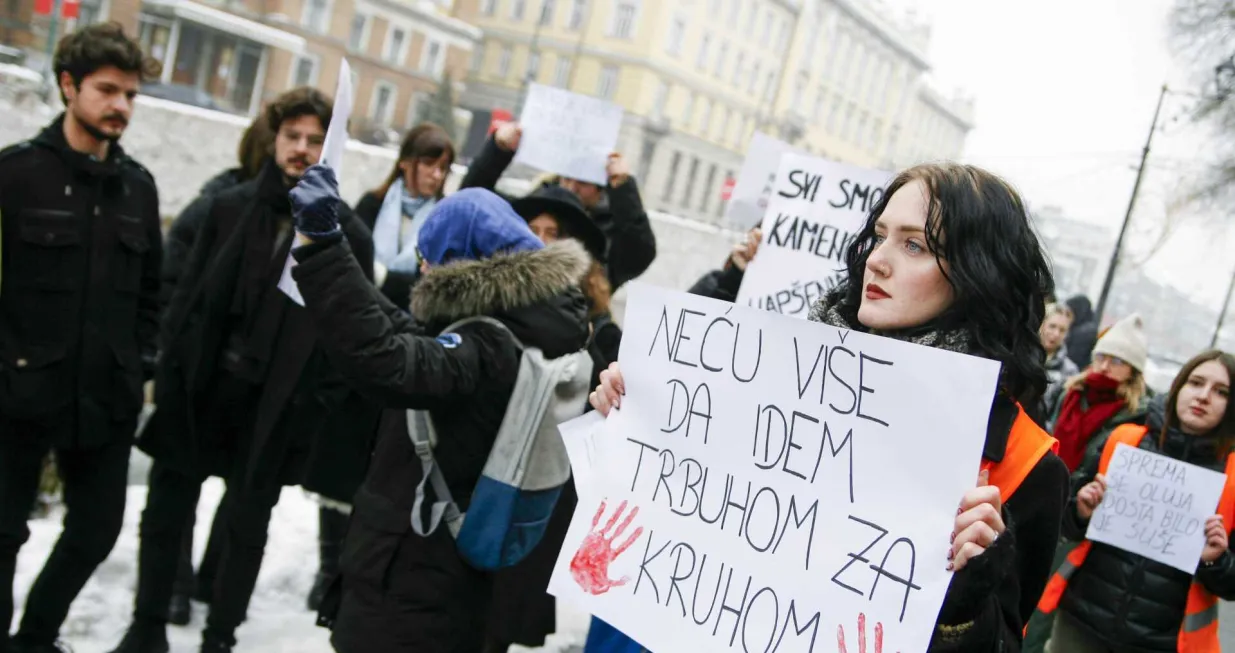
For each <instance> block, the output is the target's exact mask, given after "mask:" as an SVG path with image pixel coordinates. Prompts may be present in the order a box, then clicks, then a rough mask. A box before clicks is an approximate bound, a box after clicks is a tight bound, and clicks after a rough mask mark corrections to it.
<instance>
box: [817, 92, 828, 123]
mask: <svg viewBox="0 0 1235 653" xmlns="http://www.w3.org/2000/svg"><path fill="white" fill-rule="evenodd" d="M827 95H828V94H827V92H825V91H824V90H823V87H822V86H820V87H819V91H818V92H817V93H816V94H815V121H816V122H818V121H820V120H822V119H823V103H824V101H825V100H827Z"/></svg>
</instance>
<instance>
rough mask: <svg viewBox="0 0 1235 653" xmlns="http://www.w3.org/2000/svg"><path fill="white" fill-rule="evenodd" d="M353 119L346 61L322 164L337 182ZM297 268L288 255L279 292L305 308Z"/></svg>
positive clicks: (340, 66) (340, 70)
mask: <svg viewBox="0 0 1235 653" xmlns="http://www.w3.org/2000/svg"><path fill="white" fill-rule="evenodd" d="M351 115H352V68H351V66H350V65H349V64H348V63H347V59H346V58H344V59H343V60H342V61H341V62H340V63H339V83H338V84H337V85H336V86H335V92H334V109H333V110H332V111H331V113H330V124H329V125H327V127H326V140H325V142H323V143H322V159H321V160H322V163H324V164H325V165H328V166H330V167H331V169H333V170H334V174H335V179H339V180H341V179H342V178H343V149H344V148H345V147H346V146H347V121H348V119H349V118H351ZM294 267H296V258H295V257H294V256H292V253H291V252H288V253H287V262H286V263H284V264H283V274H282V276H280V277H279V290H282V291H283V294H285V295H287V296H288V297H289V298H290V299H291V300H292V301H294V302H296V303H297V304H300V305H301V306H304V296H303V295H301V294H300V286H297V285H296V280H295V279H293V278H292V268H294Z"/></svg>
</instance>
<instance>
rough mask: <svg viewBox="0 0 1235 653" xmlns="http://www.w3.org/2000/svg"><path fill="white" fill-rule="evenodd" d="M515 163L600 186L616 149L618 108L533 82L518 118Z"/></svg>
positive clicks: (620, 116)
mask: <svg viewBox="0 0 1235 653" xmlns="http://www.w3.org/2000/svg"><path fill="white" fill-rule="evenodd" d="M519 123H520V124H521V125H522V126H523V137H522V138H521V139H520V141H519V151H518V152H516V153H515V162H516V163H525V164H527V165H530V166H532V167H533V168H539V169H541V170H545V171H547V172H552V173H554V174H559V175H562V176H564V177H570V178H572V179H579V180H582V181H590V182H592V183H593V184H598V185H600V186H604V185H606V184H607V183H608V179H609V177H608V175H606V174H605V164H606V163H607V162H608V159H609V155H610V154H612V153H613V151H614V150H615V149H617V140H618V131H619V130H620V129H621V128H622V107H620V106H618V105H616V104H613V103H610V102H605V101H603V100H598V99H596V98H593V97H588V96H586V95H579V94H578V93H571V92H570V91H564V90H562V89H560V88H554V87H552V86H541V85H540V84H532V85H531V87H530V88H529V90H528V95H527V102H526V103H525V104H524V105H523V112H522V114H521V115H520V117H519Z"/></svg>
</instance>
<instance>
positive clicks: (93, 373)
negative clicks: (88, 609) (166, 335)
mask: <svg viewBox="0 0 1235 653" xmlns="http://www.w3.org/2000/svg"><path fill="white" fill-rule="evenodd" d="M52 67H53V70H54V72H55V81H56V85H57V87H58V88H59V90H60V97H61V99H62V100H63V101H64V105H65V109H64V112H63V113H62V114H60V115H59V116H57V117H56V119H55V120H53V121H52V122H51V124H50V125H48V126H47V127H46V128H45V129H44V130H43V131H42V132H41V133H40V134H39V135H38V136H37V137H35V138H34V139H33V140H30V141H26V142H23V143H18V144H16V145H13V146H11V147H8V148H6V149H5V150H4V151H3V152H0V215H2V216H3V226H2V229H3V246H4V255H3V259H2V260H3V262H2V264H3V273H2V275H0V278H2V279H3V286H0V430H2V432H3V435H2V436H0V624H2V625H3V629H0V652H4V651H7V652H8V653H54V652H56V651H60V650H61V649H60V648H58V645H57V643H56V639H57V637H58V635H59V631H60V626H61V625H62V624H63V623H64V619H65V616H66V615H67V614H68V611H69V605H70V604H71V603H72V602H73V600H74V599H75V598H76V597H77V594H78V592H80V591H81V588H82V586H84V585H85V584H86V581H87V580H88V579H89V578H90V576H91V574H93V573H94V570H95V568H96V567H97V566H98V565H99V564H100V563H102V562H103V560H104V559H106V558H107V555H108V554H109V553H110V552H111V549H112V546H113V545H114V544H115V542H116V538H117V537H118V536H119V534H120V527H121V525H122V524H123V521H124V502H125V494H126V485H127V483H128V467H129V449H130V447H131V445H132V442H133V433H134V432H135V431H136V429H137V419H138V414H139V413H140V412H141V408H142V401H143V392H142V384H143V381H144V380H145V379H146V378H148V374H149V372H150V371H151V369H152V366H153V363H154V358H155V347H156V345H155V336H156V334H157V332H158V319H159V316H158V312H159V266H160V262H161V259H162V246H161V234H160V225H159V197H158V192H157V190H156V188H155V182H154V178H153V177H152V176H151V175H150V173H149V172H148V171H147V170H146V169H145V168H143V167H142V166H141V165H140V164H138V163H137V162H136V161H134V160H133V159H131V158H129V157H128V155H126V154H125V153H124V150H123V149H122V148H121V147H120V145H119V143H118V141H119V139H120V137H121V135H123V134H124V130H125V128H126V127H127V126H128V124H129V122H130V120H131V119H132V118H133V108H134V105H133V100H134V98H135V97H136V96H137V92H138V88H139V87H140V85H141V82H142V81H143V80H149V79H153V78H155V77H157V75H158V68H159V66H158V63H157V62H155V61H153V60H151V59H149V58H148V57H146V56H145V55H144V54H142V50H141V46H140V45H139V44H138V43H137V42H136V41H134V40H133V39H130V38H129V37H128V36H126V35H125V34H124V31H123V30H122V29H121V28H120V26H118V25H116V24H114V23H109V24H103V25H92V26H90V27H86V28H83V29H81V30H78V31H76V32H74V33H72V34H69V35H68V36H66V37H65V38H64V39H63V40H62V41H61V42H60V43H59V45H58V46H57V47H56V53H55V56H54V58H53V61H52ZM51 450H54V451H55V452H56V462H57V465H58V466H59V469H60V474H61V476H62V477H63V481H64V500H65V506H66V508H67V512H66V513H65V516H64V530H63V532H62V533H61V535H60V538H59V540H57V542H56V546H55V547H54V548H53V549H52V551H51V555H50V556H49V557H48V559H47V562H46V564H45V565H44V566H43V570H42V571H41V572H40V573H39V576H38V578H36V579H35V581H34V585H33V586H32V587H31V588H30V593H29V594H28V595H27V597H26V606H25V612H24V614H23V615H22V620H21V626H20V628H19V629H18V631H17V634H16V635H15V636H14V637H13V639H12V641H11V642H9V635H8V630H9V625H10V623H11V621H12V617H13V575H14V573H15V567H16V562H17V552H18V550H19V549H20V548H21V546H22V544H24V543H25V541H26V539H27V538H28V537H29V534H30V532H29V530H28V529H27V526H26V520H27V519H28V518H29V516H30V508H31V506H33V505H34V500H35V496H36V494H37V493H38V490H39V477H40V474H41V473H42V471H43V460H44V458H45V456H46V455H47V453H48V451H51Z"/></svg>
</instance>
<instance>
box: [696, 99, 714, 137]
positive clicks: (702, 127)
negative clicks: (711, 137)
mask: <svg viewBox="0 0 1235 653" xmlns="http://www.w3.org/2000/svg"><path fill="white" fill-rule="evenodd" d="M711 126H712V102H711V101H710V100H708V99H707V98H703V111H701V112H700V115H699V133H700V134H702V135H703V136H705V137H706V136H707V135H708V129H709V128H710V127H711Z"/></svg>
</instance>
